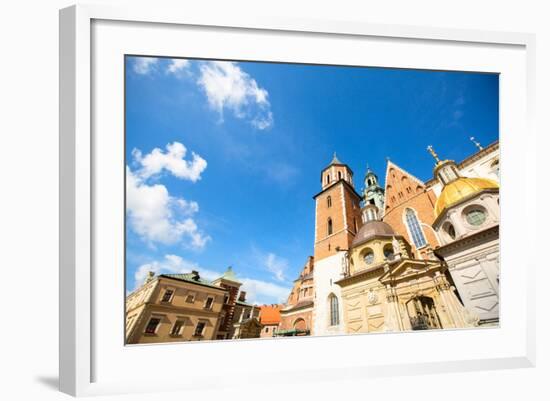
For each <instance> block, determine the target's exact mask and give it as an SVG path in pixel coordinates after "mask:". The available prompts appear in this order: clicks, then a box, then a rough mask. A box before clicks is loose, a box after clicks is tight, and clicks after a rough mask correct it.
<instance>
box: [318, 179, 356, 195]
mask: <svg viewBox="0 0 550 401" xmlns="http://www.w3.org/2000/svg"><path fill="white" fill-rule="evenodd" d="M340 182H341V183H342V184H344V185H345V186H347V187H348V188H349V189H351V192H352V193H353V194H354V195H355V196H357V198H359V199H363V197H362V196H361V195H359V194H358V193H357V191H356V190H355V188H353V187H352V186H351V184H350V183H349V182H347V181H346V180H344V179H343V178H340V179H339V180H338V181H334V182H333V183H332V184H330V185H329V186H328V187H326V188H325V189H323V190H321V192H318V193H316V194H315V195H313V199H315V198H317V197H318V196H319V195H321V194H322V193H324V192H325V191H327V190H328V189H330V188H332V187H334V186H335V185H338V184H339V183H340Z"/></svg>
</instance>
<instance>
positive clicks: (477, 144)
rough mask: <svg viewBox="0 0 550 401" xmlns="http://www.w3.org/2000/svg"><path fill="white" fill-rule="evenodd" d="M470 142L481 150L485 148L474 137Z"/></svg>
mask: <svg viewBox="0 0 550 401" xmlns="http://www.w3.org/2000/svg"><path fill="white" fill-rule="evenodd" d="M470 141H472V142H473V143H474V145H476V146H477V148H478V149H479V150H483V146H481V144H480V143H479V142H478V141H476V139H475V138H474V137H473V136H471V137H470Z"/></svg>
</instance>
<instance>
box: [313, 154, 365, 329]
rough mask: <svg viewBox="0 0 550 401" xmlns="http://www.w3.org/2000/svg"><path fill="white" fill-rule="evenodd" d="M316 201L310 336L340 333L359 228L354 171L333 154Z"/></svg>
mask: <svg viewBox="0 0 550 401" xmlns="http://www.w3.org/2000/svg"><path fill="white" fill-rule="evenodd" d="M313 198H314V199H315V245H314V255H315V257H314V260H315V262H314V269H313V277H314V280H313V281H314V287H315V304H314V308H313V333H312V334H313V335H333V334H343V333H344V324H343V314H342V311H343V308H342V302H341V299H342V298H341V289H340V286H338V285H337V284H336V282H337V281H338V280H340V279H341V278H342V276H343V271H344V269H345V266H346V261H347V252H348V249H349V248H350V245H351V243H352V241H353V239H354V238H355V235H356V234H357V232H358V231H359V228H360V227H361V206H360V201H361V196H360V195H359V194H358V193H357V192H356V191H355V188H354V185H353V172H352V171H351V169H350V168H349V167H348V166H347V165H345V164H343V163H342V162H340V161H339V160H338V158H337V157H336V154H335V155H334V157H333V159H332V162H331V163H330V164H329V165H328V166H327V167H326V168H324V169H323V171H322V172H321V192H319V193H318V194H317V195H315V196H314V197H313Z"/></svg>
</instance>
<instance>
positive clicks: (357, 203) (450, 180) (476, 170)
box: [281, 138, 500, 335]
mask: <svg viewBox="0 0 550 401" xmlns="http://www.w3.org/2000/svg"><path fill="white" fill-rule="evenodd" d="M470 139H471V141H472V142H473V144H474V146H475V149H476V151H475V153H473V154H472V155H470V156H469V157H467V158H466V159H465V160H462V161H454V160H442V159H440V157H439V156H438V154H437V153H436V151H435V150H434V149H433V148H432V147H431V146H429V147H428V152H429V153H430V154H431V156H432V157H433V158H434V168H433V178H431V179H430V180H428V181H426V182H424V181H422V180H421V179H419V178H417V177H415V176H414V175H413V174H411V173H410V172H408V171H406V170H404V169H403V168H401V167H399V166H398V165H397V164H396V163H394V162H393V161H390V160H389V159H388V160H387V165H386V172H385V180H384V187H382V186H381V185H380V183H379V180H378V176H377V175H376V174H375V172H373V171H372V170H371V169H370V168H367V171H366V174H365V176H364V188H363V189H362V190H361V191H357V189H356V188H355V185H354V180H353V171H352V170H351V169H350V168H349V166H348V165H346V164H345V163H344V162H342V161H340V160H339V158H338V157H337V156H336V154H334V156H333V158H332V161H331V162H330V163H329V164H328V166H326V167H325V168H324V169H323V170H322V171H321V175H320V183H321V188H320V191H319V192H318V193H317V194H316V195H314V196H313V199H314V201H315V229H314V249H313V256H312V257H310V258H309V259H308V262H307V264H306V266H305V267H304V270H303V271H302V273H301V274H300V277H299V278H298V279H297V280H296V281H295V285H294V288H293V289H292V293H291V294H290V296H289V301H288V302H287V304H286V306H285V307H283V308H282V310H281V319H282V322H284V323H285V324H284V330H282V331H281V332H282V333H302V334H305V335H309V334H311V335H334V334H348V333H371V332H391V331H408V330H428V329H449V328H467V327H481V326H494V325H498V322H499V220H500V219H499V185H498V181H499V144H498V141H497V142H494V143H492V144H490V145H489V146H487V147H482V146H481V145H480V144H479V143H478V142H476V141H475V140H474V138H470ZM427 157H429V156H428V155H427ZM293 335H295V334H293Z"/></svg>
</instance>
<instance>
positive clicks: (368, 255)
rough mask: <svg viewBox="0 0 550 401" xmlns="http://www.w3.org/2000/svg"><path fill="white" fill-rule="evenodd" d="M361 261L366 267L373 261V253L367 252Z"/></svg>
mask: <svg viewBox="0 0 550 401" xmlns="http://www.w3.org/2000/svg"><path fill="white" fill-rule="evenodd" d="M363 259H364V260H365V263H366V264H367V265H370V264H371V263H372V262H373V261H374V253H373V252H372V251H368V252H367V253H366V254H365V256H364V257H363Z"/></svg>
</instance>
